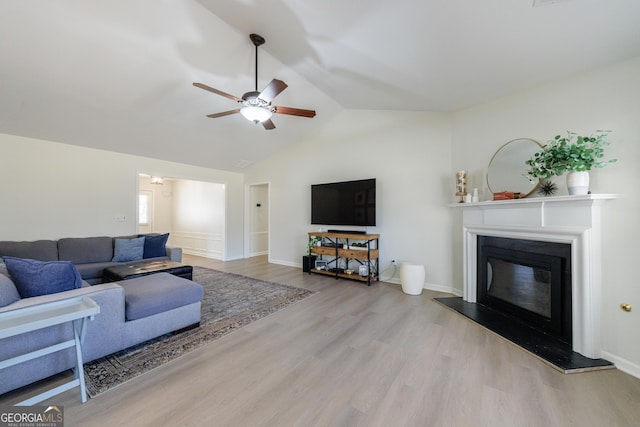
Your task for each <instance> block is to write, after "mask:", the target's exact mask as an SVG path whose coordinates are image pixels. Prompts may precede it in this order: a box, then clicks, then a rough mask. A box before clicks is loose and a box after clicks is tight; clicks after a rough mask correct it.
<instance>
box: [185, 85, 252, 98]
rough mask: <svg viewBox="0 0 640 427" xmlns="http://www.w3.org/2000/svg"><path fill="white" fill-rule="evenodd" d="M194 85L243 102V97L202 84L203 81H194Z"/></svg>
mask: <svg viewBox="0 0 640 427" xmlns="http://www.w3.org/2000/svg"><path fill="white" fill-rule="evenodd" d="M193 85H194V86H195V87H199V88H200V89H204V90H208V91H209V92H213V93H215V94H216V95H220V96H224V97H225V98H229V99H231V100H233V101H235V102H242V99H241V98H238V97H237V96H233V95H229V94H228V93H226V92H223V91H221V90H218V89H214V88H212V87H211V86H207V85H205V84H202V83H194V84H193Z"/></svg>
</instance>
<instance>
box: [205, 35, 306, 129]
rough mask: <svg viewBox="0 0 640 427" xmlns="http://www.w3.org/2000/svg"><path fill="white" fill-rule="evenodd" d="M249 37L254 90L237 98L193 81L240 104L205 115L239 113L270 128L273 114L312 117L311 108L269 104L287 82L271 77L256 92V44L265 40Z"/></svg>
mask: <svg viewBox="0 0 640 427" xmlns="http://www.w3.org/2000/svg"><path fill="white" fill-rule="evenodd" d="M249 38H250V39H251V41H252V42H253V44H254V46H255V47H256V85H255V90H253V91H251V92H247V93H245V94H244V95H242V98H238V97H237V96H233V95H230V94H228V93H226V92H222V91H221V90H218V89H214V88H212V87H210V86H207V85H205V84H202V83H194V84H193V85H194V86H196V87H199V88H200V89H204V90H208V91H209V92H213V93H215V94H217V95H220V96H224V97H225V98H229V99H231V100H233V101H235V102H237V103H238V104H241V107H240V108H236V109H234V110H229V111H223V112H221V113H215V114H208V115H207V117H210V118H212V119H215V118H218V117H223V116H229V115H231V114H236V113H240V114H242V115H243V116H244V117H246V118H247V119H248V120H251V121H252V122H254V123H256V124H257V123H262V126H264V128H265V129H267V130H271V129H275V128H276V126H275V125H274V124H273V122H272V121H271V116H272V115H273V114H288V115H290V116H299V117H308V118H312V117H314V116H315V115H316V112H315V111H313V110H302V109H300V108H291V107H280V106H276V105H271V101H272V100H273V98H275V97H276V96H278V95H279V94H280V92H282V91H283V90H285V89H286V88H287V84H286V83H285V82H283V81H282V80H278V79H273V80H271V82H270V83H269V84H268V85H267V86H266V87H265V88H264V89H262V92H258V46H260V45H263V44H264V42H265V40H264V38H263V37H262V36H259V35H258V34H250V35H249Z"/></svg>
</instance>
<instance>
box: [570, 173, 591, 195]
mask: <svg viewBox="0 0 640 427" xmlns="http://www.w3.org/2000/svg"><path fill="white" fill-rule="evenodd" d="M567 190H568V191H569V195H571V196H583V195H586V194H589V172H588V171H584V172H569V173H568V174H567Z"/></svg>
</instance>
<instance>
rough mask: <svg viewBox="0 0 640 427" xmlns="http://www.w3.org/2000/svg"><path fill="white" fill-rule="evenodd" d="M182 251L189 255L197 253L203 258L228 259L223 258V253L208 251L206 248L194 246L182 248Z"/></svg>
mask: <svg viewBox="0 0 640 427" xmlns="http://www.w3.org/2000/svg"><path fill="white" fill-rule="evenodd" d="M182 253H183V254H187V255H195V256H199V257H202V258H210V259H217V260H219V261H227V260H224V259H222V254H221V253H219V252H217V251H216V252H214V251H206V250H200V249H193V248H182Z"/></svg>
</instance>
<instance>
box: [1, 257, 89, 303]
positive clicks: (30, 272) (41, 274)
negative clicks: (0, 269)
mask: <svg viewBox="0 0 640 427" xmlns="http://www.w3.org/2000/svg"><path fill="white" fill-rule="evenodd" d="M4 262H5V264H6V265H7V270H8V271H9V275H10V276H11V279H13V283H15V285H16V289H17V290H18V293H19V294H20V296H21V297H22V298H29V297H37V296H39V295H49V294H55V293H58V292H63V291H68V290H71V289H77V288H79V287H81V286H82V278H81V277H80V273H79V272H78V269H77V268H76V266H75V265H73V263H71V262H69V261H36V260H34V259H26V258H13V257H8V256H7V257H4Z"/></svg>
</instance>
